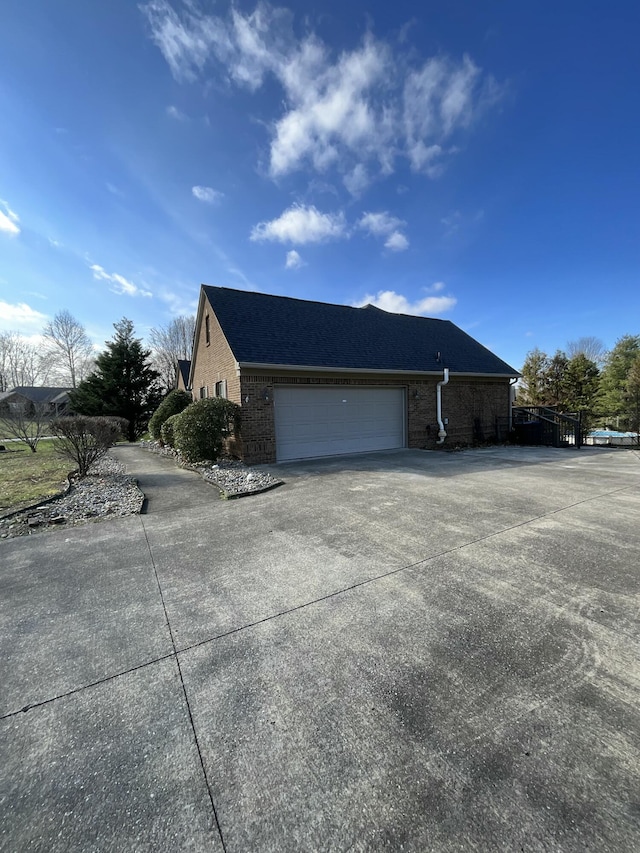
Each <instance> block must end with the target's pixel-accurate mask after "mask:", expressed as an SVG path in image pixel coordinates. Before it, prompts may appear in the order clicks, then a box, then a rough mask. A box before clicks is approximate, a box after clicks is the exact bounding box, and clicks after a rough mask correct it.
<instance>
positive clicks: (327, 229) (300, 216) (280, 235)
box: [251, 204, 348, 245]
mask: <svg viewBox="0 0 640 853" xmlns="http://www.w3.org/2000/svg"><path fill="white" fill-rule="evenodd" d="M347 236H348V233H347V227H346V223H345V220H344V214H342V213H320V211H319V210H318V209H317V208H316V207H314V206H313V205H310V206H309V207H305V206H304V205H301V204H294V205H292V206H291V207H290V208H288V210H285V211H284V213H282V214H281V215H280V216H279V217H278V218H277V219H272V220H271V221H270V222H260V223H259V224H258V225H256V226H255V227H254V228H253V230H252V231H251V239H252V240H257V241H262V240H275V241H277V242H279V243H293V244H300V245H302V244H304V243H324V242H326V241H327V240H338V239H340V238H341V237H347Z"/></svg>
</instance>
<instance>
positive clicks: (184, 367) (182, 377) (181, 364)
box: [176, 358, 191, 391]
mask: <svg viewBox="0 0 640 853" xmlns="http://www.w3.org/2000/svg"><path fill="white" fill-rule="evenodd" d="M190 370H191V362H190V361H187V359H184V358H179V359H178V364H177V367H176V388H177V389H178V391H188V390H189V371H190Z"/></svg>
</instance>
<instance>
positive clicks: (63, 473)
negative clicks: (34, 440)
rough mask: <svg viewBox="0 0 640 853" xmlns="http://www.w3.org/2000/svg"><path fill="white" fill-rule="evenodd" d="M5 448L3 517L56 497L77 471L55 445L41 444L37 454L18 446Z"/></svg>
mask: <svg viewBox="0 0 640 853" xmlns="http://www.w3.org/2000/svg"><path fill="white" fill-rule="evenodd" d="M5 447H6V448H8V449H7V451H5V452H2V453H0V513H3V512H7V510H9V509H14V508H15V509H18V508H20V507H21V506H25V505H28V504H31V503H35V502H36V501H37V500H38V499H39V498H48V497H51V496H52V495H55V494H56V492H59V491H60V490H61V489H62V488H63V487H64V485H65V483H66V477H67V474H68V473H70V472H71V471H72V470H73V463H72V462H71V460H69V459H64V458H62V457H61V456H58V454H57V453H56V452H55V451H54V447H53V442H52V441H41V442H40V443H39V444H38V450H37V452H36V453H32V452H31V451H30V450H29V448H28V447H27V446H26V445H24V444H20V443H18V442H11V443H10V444H9V443H5Z"/></svg>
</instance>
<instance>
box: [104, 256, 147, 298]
mask: <svg viewBox="0 0 640 853" xmlns="http://www.w3.org/2000/svg"><path fill="white" fill-rule="evenodd" d="M89 269H90V270H91V272H92V273H93V277H94V278H95V279H96V281H108V282H111V285H112V287H111V290H112V291H113V292H114V293H118V294H120V295H124V296H146V297H150V296H152V295H153V294H152V293H151V291H150V290H146V289H145V288H143V287H138V286H137V285H136V284H134V283H133V282H132V281H129V280H128V279H126V278H125V277H124V276H123V275H119V274H118V273H115V272H114V273H108V272H107V271H106V270H105V269H104V267H101V266H100V264H91V265H90V267H89Z"/></svg>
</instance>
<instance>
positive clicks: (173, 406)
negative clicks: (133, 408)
mask: <svg viewBox="0 0 640 853" xmlns="http://www.w3.org/2000/svg"><path fill="white" fill-rule="evenodd" d="M192 402H193V400H192V399H191V394H187V392H186V391H170V392H169V393H168V394H167V396H166V397H165V398H164V400H163V401H162V402H161V403H160V405H159V406H158V408H157V409H156V410H155V412H154V413H153V415H151V420H150V421H149V432H150V433H151V435H152V437H153V438H155V440H156V441H159V440H162V424H163V423H164V422H165V421H166V420H167V418H170V417H171V415H178V414H180V412H182V411H184V410H185V409H186V408H187V406H189V405H191V403H192Z"/></svg>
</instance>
